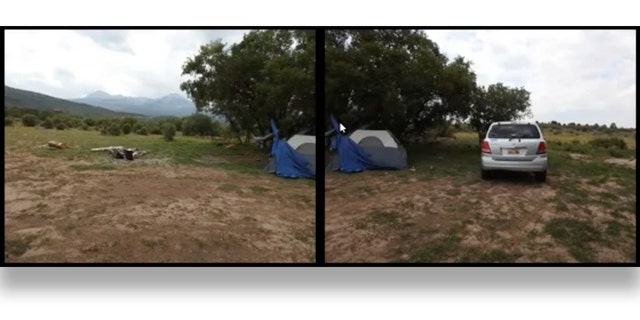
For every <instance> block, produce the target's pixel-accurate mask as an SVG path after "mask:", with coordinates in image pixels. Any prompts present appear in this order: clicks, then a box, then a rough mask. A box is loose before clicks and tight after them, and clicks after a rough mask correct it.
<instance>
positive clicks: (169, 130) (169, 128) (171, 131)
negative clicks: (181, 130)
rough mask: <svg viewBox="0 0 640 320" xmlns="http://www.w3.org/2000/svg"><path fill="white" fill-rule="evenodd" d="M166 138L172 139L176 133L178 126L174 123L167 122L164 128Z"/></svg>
mask: <svg viewBox="0 0 640 320" xmlns="http://www.w3.org/2000/svg"><path fill="white" fill-rule="evenodd" d="M162 131H163V134H164V139H165V140H167V141H172V140H173V136H175V135H176V126H175V125H173V123H165V124H164V128H162Z"/></svg>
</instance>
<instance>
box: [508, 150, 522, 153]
mask: <svg viewBox="0 0 640 320" xmlns="http://www.w3.org/2000/svg"><path fill="white" fill-rule="evenodd" d="M507 154H520V151H519V150H518V149H510V150H508V151H507Z"/></svg>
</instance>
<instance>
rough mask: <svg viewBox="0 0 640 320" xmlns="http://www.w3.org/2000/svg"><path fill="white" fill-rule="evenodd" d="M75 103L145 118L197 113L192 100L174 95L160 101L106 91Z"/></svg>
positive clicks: (76, 100) (97, 92) (164, 97)
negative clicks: (135, 114)
mask: <svg viewBox="0 0 640 320" xmlns="http://www.w3.org/2000/svg"><path fill="white" fill-rule="evenodd" d="M72 101H74V102H79V103H86V104H90V105H93V106H98V107H103V108H107V109H111V110H113V111H119V112H133V113H138V114H142V115H145V116H152V117H157V116H179V117H182V116H187V115H190V114H192V113H194V112H196V106H195V105H194V104H193V102H191V100H189V99H187V98H185V97H183V96H181V95H179V94H177V93H172V94H168V95H166V96H163V97H161V98H158V99H151V98H145V97H127V96H122V95H110V94H109V93H107V92H104V91H96V92H94V93H91V94H89V95H87V96H86V97H84V98H79V99H73V100H72Z"/></svg>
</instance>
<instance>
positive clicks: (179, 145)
mask: <svg viewBox="0 0 640 320" xmlns="http://www.w3.org/2000/svg"><path fill="white" fill-rule="evenodd" d="M50 140H55V141H61V142H64V143H66V144H67V145H69V148H68V149H64V150H49V149H47V148H42V147H40V146H42V145H43V144H45V143H46V142H47V141H50ZM107 146H124V147H132V148H138V149H140V150H145V151H147V152H148V153H147V154H145V155H144V156H142V157H141V158H140V160H151V161H149V162H151V163H154V161H162V162H168V163H169V164H180V165H192V166H211V167H217V168H220V169H223V170H227V171H232V172H238V173H243V174H253V175H257V174H264V172H263V171H262V168H263V167H264V165H265V164H266V162H267V159H268V154H266V153H265V152H263V151H261V150H260V149H259V148H258V147H257V146H256V145H255V144H235V145H233V146H232V147H229V144H219V143H218V144H216V143H214V142H212V141H211V139H209V138H203V137H186V136H183V135H181V134H177V135H176V136H175V137H174V139H173V141H172V142H166V141H164V139H163V137H162V135H148V136H143V135H137V134H129V135H121V136H107V135H101V134H100V133H99V132H98V131H93V130H89V131H83V130H79V129H69V130H45V129H42V128H38V127H34V128H28V127H22V126H15V127H5V150H10V151H14V152H27V153H31V154H34V155H37V156H41V157H50V158H60V159H69V160H84V161H90V162H101V161H104V160H105V159H112V157H111V155H110V154H109V153H108V152H106V151H105V152H91V148H97V147H107ZM208 159H217V160H218V161H209V160H208ZM123 161H124V160H123ZM133 162H134V163H138V162H140V161H138V160H135V161H133ZM73 169H75V170H113V168H108V167H100V166H99V165H98V166H97V167H88V166H77V167H75V168H73Z"/></svg>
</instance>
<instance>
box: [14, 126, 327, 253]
mask: <svg viewBox="0 0 640 320" xmlns="http://www.w3.org/2000/svg"><path fill="white" fill-rule="evenodd" d="M48 140H56V141H62V142H65V143H67V144H68V145H69V149H64V150H48V149H43V148H36V147H35V146H37V145H39V144H42V143H43V141H44V142H46V141H48ZM105 145H124V146H135V147H139V148H141V149H144V150H149V151H150V152H149V154H147V155H145V156H144V157H142V158H140V159H136V160H134V161H126V160H119V159H114V158H113V157H111V156H110V155H109V154H108V153H106V152H105V153H99V152H93V153H92V152H91V151H90V149H91V148H93V147H97V146H105ZM228 146H229V145H227V144H225V146H216V143H212V142H211V140H210V139H207V138H202V139H201V138H188V137H182V136H178V137H176V139H175V141H173V142H165V141H163V139H162V136H158V135H151V136H138V135H128V136H119V137H112V136H102V135H100V134H99V133H98V132H95V131H80V130H74V129H72V130H64V131H54V130H44V129H40V128H25V127H5V216H4V219H5V220H4V221H5V253H4V254H5V261H7V262H313V261H314V260H315V258H314V256H315V253H314V248H315V235H314V233H315V223H314V221H315V192H314V182H313V180H307V179H298V180H287V179H282V178H278V177H276V176H275V175H272V174H268V173H265V172H263V171H262V168H263V167H264V165H265V164H266V160H267V154H266V153H261V152H260V151H258V150H256V149H257V148H256V147H255V146H254V145H231V147H228Z"/></svg>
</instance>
